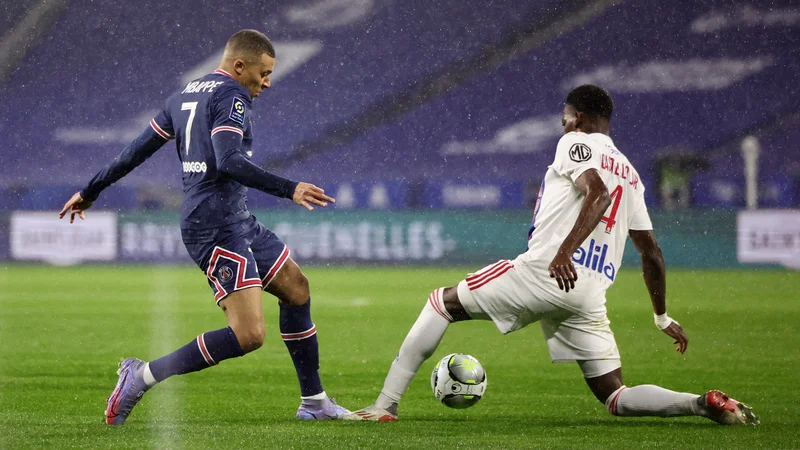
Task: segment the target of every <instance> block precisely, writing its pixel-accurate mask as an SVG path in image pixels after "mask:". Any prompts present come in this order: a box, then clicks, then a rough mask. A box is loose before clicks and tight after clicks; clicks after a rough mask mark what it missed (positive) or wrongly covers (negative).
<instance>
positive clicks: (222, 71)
mask: <svg viewBox="0 0 800 450" xmlns="http://www.w3.org/2000/svg"><path fill="white" fill-rule="evenodd" d="M214 73H216V74H219V75H225V76H226V77H228V78H233V75H231V74H229V73H228V72H225V71H224V70H222V69H217V70H215V71H214ZM234 80H235V78H234Z"/></svg>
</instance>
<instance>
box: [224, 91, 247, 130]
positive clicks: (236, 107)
mask: <svg viewBox="0 0 800 450" xmlns="http://www.w3.org/2000/svg"><path fill="white" fill-rule="evenodd" d="M244 114H245V106H244V100H242V99H240V98H239V97H233V105H231V113H230V114H229V115H228V118H229V119H231V120H232V121H234V122H236V123H238V124H239V125H244Z"/></svg>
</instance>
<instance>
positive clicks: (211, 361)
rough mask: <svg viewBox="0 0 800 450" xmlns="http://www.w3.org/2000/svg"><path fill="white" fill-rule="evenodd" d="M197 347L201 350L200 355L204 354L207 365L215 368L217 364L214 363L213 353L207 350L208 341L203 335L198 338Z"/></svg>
mask: <svg viewBox="0 0 800 450" xmlns="http://www.w3.org/2000/svg"><path fill="white" fill-rule="evenodd" d="M197 346H198V347H199V348H200V353H202V354H203V359H205V360H206V363H207V364H208V365H209V366H215V365H216V364H217V363H216V362H215V361H214V358H212V357H211V353H209V352H208V349H207V348H206V339H205V337H204V335H203V334H201V335H199V336H197Z"/></svg>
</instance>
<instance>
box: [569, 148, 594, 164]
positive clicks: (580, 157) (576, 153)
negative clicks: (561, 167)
mask: <svg viewBox="0 0 800 450" xmlns="http://www.w3.org/2000/svg"><path fill="white" fill-rule="evenodd" d="M591 158H592V149H590V148H589V146H588V145H586V144H572V147H570V148H569V159H571V160H573V161H575V162H584V161H588V160H589V159H591Z"/></svg>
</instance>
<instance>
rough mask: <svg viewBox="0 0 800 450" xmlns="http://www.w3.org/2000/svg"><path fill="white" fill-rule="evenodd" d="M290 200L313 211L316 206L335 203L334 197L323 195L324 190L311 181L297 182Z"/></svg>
mask: <svg viewBox="0 0 800 450" xmlns="http://www.w3.org/2000/svg"><path fill="white" fill-rule="evenodd" d="M292 201H293V202H295V203H297V204H298V205H300V206H305V207H306V209H307V210H309V211H313V210H314V207H313V206H312V205H317V206H328V203H329V202H330V203H336V199H334V198H333V197H328V196H327V195H325V191H324V190H322V189H321V188H318V187H316V186H314V185H313V184H311V183H302V182H301V183H298V184H297V188H295V190H294V195H293V196H292Z"/></svg>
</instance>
